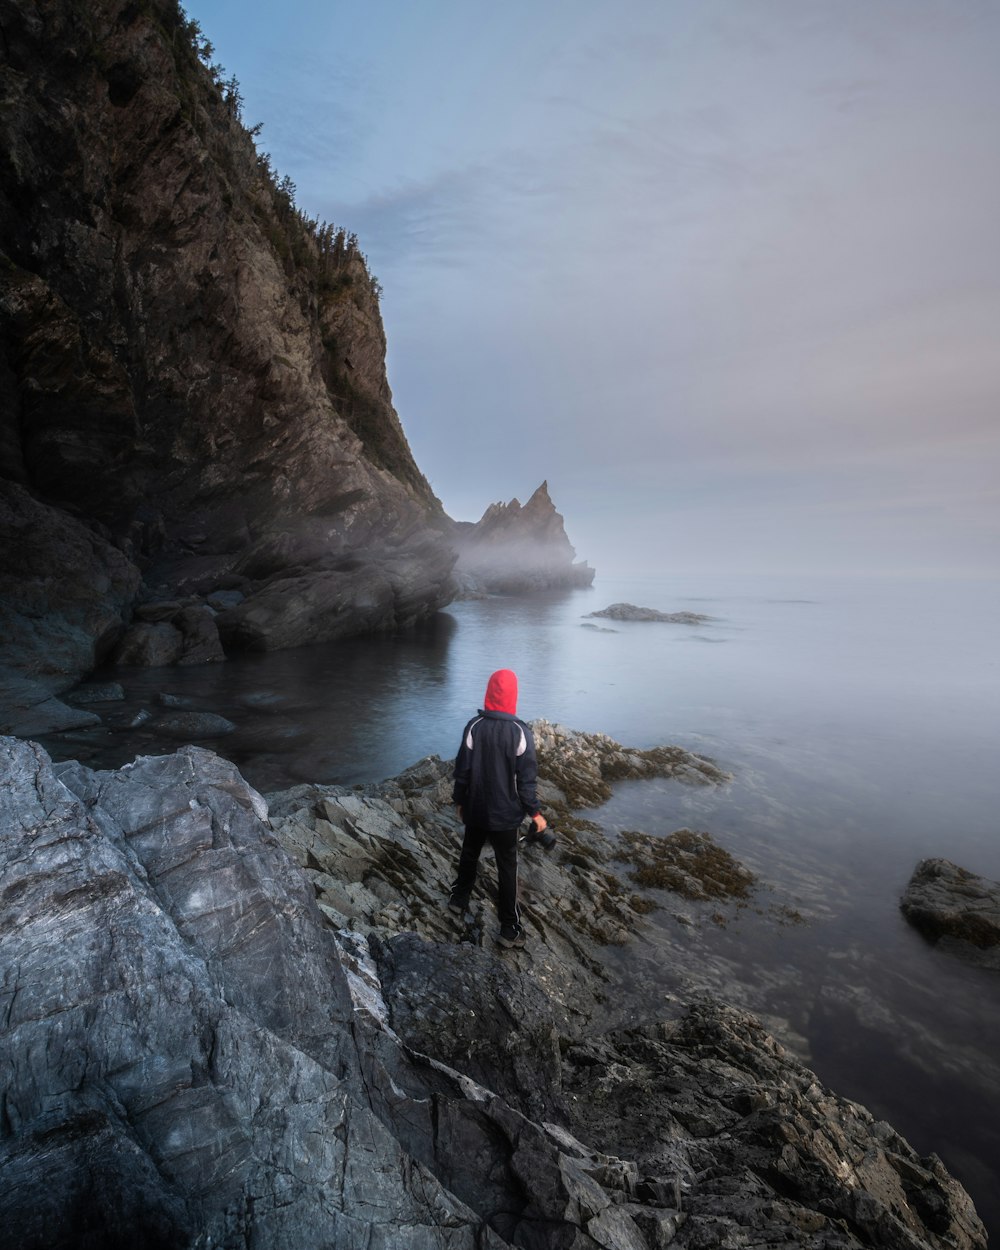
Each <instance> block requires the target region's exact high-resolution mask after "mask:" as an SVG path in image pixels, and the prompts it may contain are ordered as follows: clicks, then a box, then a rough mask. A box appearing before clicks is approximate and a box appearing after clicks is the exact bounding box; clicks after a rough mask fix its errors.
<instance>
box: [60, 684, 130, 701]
mask: <svg viewBox="0 0 1000 1250" xmlns="http://www.w3.org/2000/svg"><path fill="white" fill-rule="evenodd" d="M63 697H64V698H65V700H66V702H67V703H71V704H72V705H73V706H74V707H87V706H89V705H90V704H91V703H117V702H118V701H119V700H121V699H124V698H125V691H124V690H123V689H122V687H121V686H120V685H119V684H118V682H116V681H90V682H85V683H84V684H83V685H82V686H77V687H76V688H75V689H74V690H71V691H70V692H69V693H68V694H66V695H64V696H63Z"/></svg>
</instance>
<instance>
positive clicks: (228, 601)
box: [205, 590, 246, 612]
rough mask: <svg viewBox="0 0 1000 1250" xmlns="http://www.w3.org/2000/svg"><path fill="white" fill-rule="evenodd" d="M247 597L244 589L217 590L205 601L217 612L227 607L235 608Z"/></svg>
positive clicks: (223, 610)
mask: <svg viewBox="0 0 1000 1250" xmlns="http://www.w3.org/2000/svg"><path fill="white" fill-rule="evenodd" d="M245 598H246V595H244V593H243V591H242V590H216V591H214V592H213V593H212V594H210V595H208V596H207V598H206V600H205V602H206V603H207V604H208V606H209V607H210V608H214V609H215V611H216V612H225V611H226V609H227V608H235V607H236V606H237V604H240V603H242V602H243V600H244V599H245Z"/></svg>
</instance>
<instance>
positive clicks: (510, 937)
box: [497, 925, 524, 948]
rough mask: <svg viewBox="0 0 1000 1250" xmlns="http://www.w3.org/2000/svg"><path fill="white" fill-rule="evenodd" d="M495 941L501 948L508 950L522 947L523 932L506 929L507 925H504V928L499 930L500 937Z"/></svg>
mask: <svg viewBox="0 0 1000 1250" xmlns="http://www.w3.org/2000/svg"><path fill="white" fill-rule="evenodd" d="M497 941H498V942H499V943H500V945H501V946H506V947H508V948H512V947H520V946H523V945H524V930H523V929H511V928H508V927H507V925H504V927H503V928H502V929H501V930H500V936H499V937H498V938H497Z"/></svg>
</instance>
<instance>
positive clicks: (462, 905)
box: [448, 898, 469, 916]
mask: <svg viewBox="0 0 1000 1250" xmlns="http://www.w3.org/2000/svg"><path fill="white" fill-rule="evenodd" d="M448 910H449V911H450V912H452V913H453V914H454V915H456V916H464V915H465V913H466V912H467V911H468V910H469V900H468V899H466V900H465V901H464V902H463V901H462V900H461V899H455V898H450V899H449V900H448Z"/></svg>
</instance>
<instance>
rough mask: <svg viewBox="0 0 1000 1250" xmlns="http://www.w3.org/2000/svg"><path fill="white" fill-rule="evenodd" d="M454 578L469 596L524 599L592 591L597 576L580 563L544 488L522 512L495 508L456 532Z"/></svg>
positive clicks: (513, 505) (508, 506) (516, 506)
mask: <svg viewBox="0 0 1000 1250" xmlns="http://www.w3.org/2000/svg"><path fill="white" fill-rule="evenodd" d="M455 543H456V547H457V550H458V564H457V565H456V568H455V574H456V577H457V579H458V583H459V586H460V588H461V590H462V592H463V593H465V594H523V593H525V592H529V591H535V590H555V589H561V588H564V587H572V586H589V585H590V584H591V582H592V581H593V580H594V572H595V570H594V569H592V568H591V567H590V566H589V565H588V564H587V562H586V561H585V560H584V561H576V551H575V550H574V548H573V546H572V544H571V543H570V541H569V538H568V537H567V535H566V529H565V525H564V522H563V518H562V516H561V514H560V513H558V512H557V511H556V509H555V505H554V504H553V502H552V499H551V497H550V496H549V484H548V482H543V483H542V484H541V486H539V488H538V489H537V490H536V491H535V493H534V494H533V495H532V496H531V498H530V499H529V500H528V502H527V503H526V504H524V506H523V507H522V505H521V503H520V502H519V501H518V500H517V499H512V500H511V501H510V503H494V504H490V506H489V507H488V508H487V509H486V511H485V512H484V513H483V515H482V517H481V518H480V520H478V521H477V522H475V523H474V524H473V523H470V522H459V523H458V524H457V525H456V527H455Z"/></svg>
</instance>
